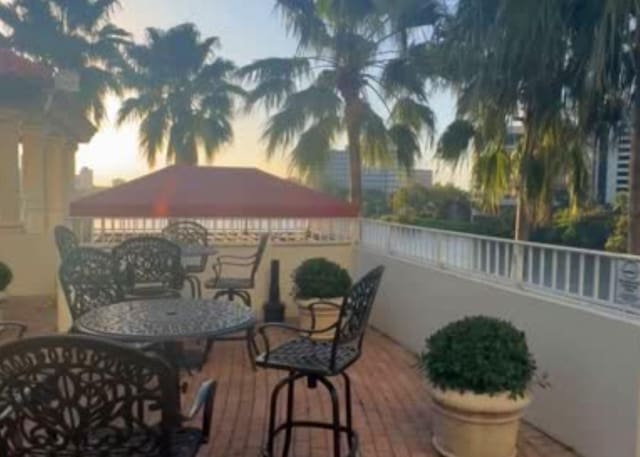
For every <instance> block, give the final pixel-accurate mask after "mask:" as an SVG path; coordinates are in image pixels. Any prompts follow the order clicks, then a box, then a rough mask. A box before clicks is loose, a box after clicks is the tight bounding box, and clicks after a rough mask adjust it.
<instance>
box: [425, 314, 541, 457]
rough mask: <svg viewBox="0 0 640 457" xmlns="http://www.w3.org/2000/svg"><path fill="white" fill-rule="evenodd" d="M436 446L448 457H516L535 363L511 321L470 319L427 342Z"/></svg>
mask: <svg viewBox="0 0 640 457" xmlns="http://www.w3.org/2000/svg"><path fill="white" fill-rule="evenodd" d="M421 366H422V368H423V370H424V372H425V374H426V376H427V378H428V380H429V383H430V391H431V397H432V400H433V444H434V446H435V448H436V449H437V450H438V452H440V453H441V454H442V455H444V456H446V457H514V456H515V455H516V444H517V435H518V429H519V424H520V418H521V417H522V415H523V412H524V410H525V408H526V407H527V406H528V405H529V403H530V402H531V396H530V394H529V387H530V386H531V383H532V381H533V378H534V375H535V371H536V362H535V360H534V358H533V356H532V355H531V353H530V352H529V348H528V346H527V341H526V338H525V335H524V333H523V332H521V331H519V330H518V329H516V328H515V327H514V326H513V325H512V324H510V323H509V322H506V321H503V320H500V319H494V318H490V317H482V316H477V317H468V318H465V319H462V320H460V321H457V322H453V323H452V324H449V325H447V326H446V327H444V328H442V329H440V330H439V331H438V332H436V333H434V334H433V335H432V336H431V337H429V338H428V339H427V343H426V349H425V351H424V352H423V353H422V355H421Z"/></svg>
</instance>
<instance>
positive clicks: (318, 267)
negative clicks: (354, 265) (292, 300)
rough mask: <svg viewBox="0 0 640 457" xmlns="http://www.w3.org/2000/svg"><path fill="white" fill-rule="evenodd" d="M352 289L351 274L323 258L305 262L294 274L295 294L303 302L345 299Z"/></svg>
mask: <svg viewBox="0 0 640 457" xmlns="http://www.w3.org/2000/svg"><path fill="white" fill-rule="evenodd" d="M350 287H351V276H349V272H348V271H347V270H345V269H344V268H342V267H341V266H340V265H338V264H337V263H335V262H331V261H330V260H327V259H325V258H322V257H318V258H313V259H307V260H305V261H304V262H302V264H300V266H299V267H298V268H296V270H295V271H294V272H293V294H294V296H295V297H296V298H299V299H302V300H307V299H310V298H334V297H343V296H345V295H346V294H347V292H348V291H349V288H350Z"/></svg>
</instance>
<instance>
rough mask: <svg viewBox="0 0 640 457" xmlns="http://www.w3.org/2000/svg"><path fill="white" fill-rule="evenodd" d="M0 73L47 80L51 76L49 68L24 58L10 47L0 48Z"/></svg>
mask: <svg viewBox="0 0 640 457" xmlns="http://www.w3.org/2000/svg"><path fill="white" fill-rule="evenodd" d="M0 75H4V76H13V77H18V78H27V79H39V80H48V79H49V78H51V69H50V68H48V67H46V66H45V65H41V64H39V63H36V62H33V61H31V60H29V59H25V58H24V57H21V56H19V55H17V54H16V53H15V52H13V51H12V50H10V49H7V48H0Z"/></svg>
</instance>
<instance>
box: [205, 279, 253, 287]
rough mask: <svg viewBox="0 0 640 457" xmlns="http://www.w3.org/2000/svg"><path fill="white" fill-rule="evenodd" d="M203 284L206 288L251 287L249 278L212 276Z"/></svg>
mask: <svg viewBox="0 0 640 457" xmlns="http://www.w3.org/2000/svg"><path fill="white" fill-rule="evenodd" d="M204 286H205V287H206V288H207V289H236V290H237V289H253V283H252V282H251V279H250V278H218V279H217V280H216V278H212V279H209V280H208V281H207V282H206V283H205V285H204Z"/></svg>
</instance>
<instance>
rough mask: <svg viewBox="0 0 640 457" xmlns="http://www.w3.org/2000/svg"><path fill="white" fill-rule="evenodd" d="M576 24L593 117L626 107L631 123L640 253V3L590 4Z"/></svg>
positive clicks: (602, 0)
mask: <svg viewBox="0 0 640 457" xmlns="http://www.w3.org/2000/svg"><path fill="white" fill-rule="evenodd" d="M583 3H584V5H583V8H582V10H581V16H579V18H578V20H577V21H576V26H575V30H576V32H575V33H576V35H578V36H582V37H583V40H582V42H583V43H584V46H583V47H582V48H580V52H576V55H575V59H576V61H577V62H578V65H579V66H580V67H581V68H582V69H583V73H582V76H583V77H582V78H581V79H580V81H579V82H580V83H581V84H582V86H581V87H579V89H581V90H583V93H584V94H585V97H584V98H585V102H588V103H589V105H588V106H587V109H586V110H585V111H586V112H587V113H589V114H591V115H592V117H593V113H594V112H597V107H602V106H604V107H608V106H612V105H613V106H614V107H616V108H617V109H620V108H621V109H622V112H623V113H625V114H624V115H622V116H620V115H618V116H615V117H614V120H617V119H619V118H620V117H623V118H626V120H627V121H628V122H629V123H630V125H631V131H632V139H631V164H630V167H629V178H630V184H629V186H630V189H629V202H628V212H629V224H628V228H629V234H628V237H627V240H628V251H629V252H630V253H632V254H640V80H639V77H640V73H639V72H640V0H587V1H585V2H583Z"/></svg>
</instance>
